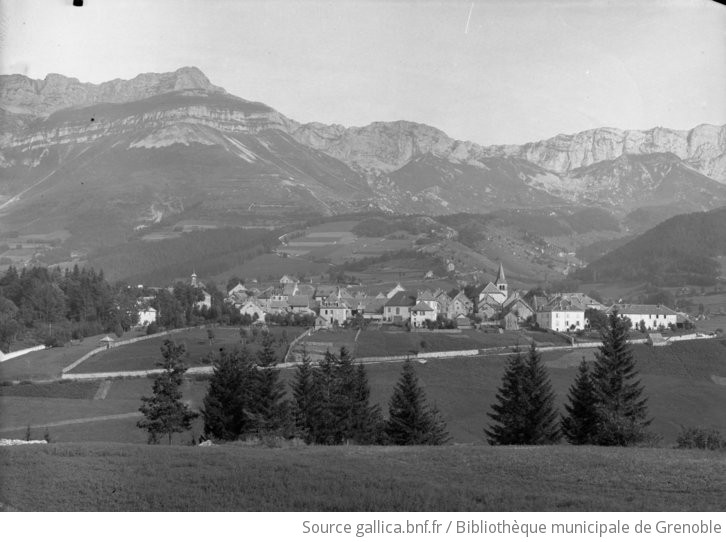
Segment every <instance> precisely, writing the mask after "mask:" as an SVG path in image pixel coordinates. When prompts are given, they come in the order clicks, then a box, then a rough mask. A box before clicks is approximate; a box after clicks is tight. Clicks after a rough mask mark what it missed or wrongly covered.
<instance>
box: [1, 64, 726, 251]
mask: <svg viewBox="0 0 726 542" xmlns="http://www.w3.org/2000/svg"><path fill="white" fill-rule="evenodd" d="M0 106H1V107H2V109H1V110H0V149H1V150H0V194H2V196H0V229H2V230H16V231H20V232H23V233H48V232H53V231H63V232H68V233H69V234H70V236H71V240H72V243H74V244H75V246H78V247H84V248H92V247H97V246H99V245H109V244H113V243H116V242H122V241H124V240H125V239H127V238H128V236H129V235H131V234H132V233H133V232H134V231H140V230H142V231H143V230H144V229H145V228H148V227H149V226H152V225H154V224H156V223H159V222H161V221H163V220H173V219H174V217H179V216H182V215H184V216H193V217H195V218H202V217H204V218H210V217H215V216H230V215H232V216H235V217H238V218H240V219H241V220H245V221H248V222H249V223H254V224H274V223H276V222H279V221H280V220H281V219H291V218H293V217H296V216H315V215H336V214H341V213H350V212H360V211H367V210H383V211H390V212H394V213H423V214H431V215H437V214H451V213H456V212H474V213H478V212H488V211H494V210H499V209H508V208H518V209H522V208H524V209H540V208H546V207H563V206H588V207H593V206H594V207H601V208H603V209H605V210H607V211H608V212H610V213H612V214H613V215H614V216H618V217H621V218H622V217H626V216H629V215H632V214H633V213H635V215H638V213H640V216H643V210H644V209H645V210H647V211H648V213H650V214H648V213H645V214H646V215H648V216H651V215H652V216H657V217H658V219H659V220H660V219H663V218H668V217H669V216H673V215H675V214H678V213H682V212H688V211H707V210H709V209H713V208H716V207H719V206H723V205H726V126H712V125H700V126H697V127H695V128H693V129H692V130H688V131H679V130H670V129H666V128H653V129H651V130H646V131H637V130H619V129H614V128H598V129H594V130H589V131H586V132H581V133H578V134H574V135H558V136H556V137H553V138H551V139H547V140H543V141H538V142H532V143H527V144H523V145H496V146H481V145H478V144H476V143H473V142H469V141H458V140H455V139H452V138H450V137H449V136H447V135H446V134H445V133H444V132H442V131H441V130H438V129H437V128H434V127H431V126H426V125H423V124H417V123H414V122H408V121H397V122H374V123H372V124H369V125H368V126H364V127H348V128H346V127H343V126H340V125H324V124H320V123H308V124H301V123H298V122H296V121H294V120H292V119H290V118H288V117H286V116H285V115H284V114H282V113H280V112H278V111H276V110H275V109H273V108H271V107H269V106H267V105H265V104H263V103H259V102H253V101H248V100H245V99H242V98H239V97H236V96H233V95H231V94H229V93H227V92H226V91H225V90H224V89H222V88H220V87H218V86H215V85H213V84H212V83H211V82H210V81H209V80H208V78H207V77H206V76H205V75H204V74H203V73H202V72H201V71H200V70H198V69H197V68H181V69H179V70H177V71H175V72H172V73H165V74H153V73H149V74H142V75H139V76H137V77H135V78H134V79H131V80H128V81H124V80H114V81H109V82H106V83H102V84H99V85H96V84H90V83H81V82H79V81H78V80H77V79H72V78H68V77H65V76H63V75H58V74H51V75H48V76H47V77H46V78H45V79H44V80H32V79H29V78H27V77H25V76H22V75H2V76H0ZM647 225H653V224H647Z"/></svg>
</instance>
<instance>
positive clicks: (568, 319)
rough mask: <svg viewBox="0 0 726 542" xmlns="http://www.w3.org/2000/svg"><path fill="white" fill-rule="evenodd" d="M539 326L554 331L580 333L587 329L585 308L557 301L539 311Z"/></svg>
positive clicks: (561, 300) (560, 300)
mask: <svg viewBox="0 0 726 542" xmlns="http://www.w3.org/2000/svg"><path fill="white" fill-rule="evenodd" d="M537 324H538V325H539V327H541V328H545V329H552V330H554V331H579V330H581V329H584V328H585V325H586V322H585V308H584V307H583V306H581V305H577V304H575V303H570V302H568V301H566V300H563V299H559V298H558V299H555V300H554V301H552V302H551V303H548V304H547V305H545V306H544V307H542V308H541V309H539V310H538V311H537Z"/></svg>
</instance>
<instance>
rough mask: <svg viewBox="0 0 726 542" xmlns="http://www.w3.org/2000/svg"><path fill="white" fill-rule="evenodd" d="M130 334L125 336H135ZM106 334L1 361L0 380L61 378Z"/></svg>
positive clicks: (96, 346) (98, 344) (97, 345)
mask: <svg viewBox="0 0 726 542" xmlns="http://www.w3.org/2000/svg"><path fill="white" fill-rule="evenodd" d="M133 336H134V335H133V334H128V335H127V336H125V338H130V337H133ZM103 337H104V335H96V336H94V337H86V338H85V339H84V340H83V342H81V343H77V344H69V345H67V346H59V347H56V348H48V349H46V350H38V351H37V352H31V353H29V354H25V355H24V356H20V357H18V358H14V359H11V360H8V361H4V362H2V363H0V381H13V380H51V379H55V378H60V375H61V370H62V369H63V368H64V367H67V366H68V365H70V364H71V363H73V362H74V361H76V360H77V359H78V358H80V357H82V356H84V355H85V354H87V353H88V352H90V351H91V350H93V349H94V348H98V347H99V346H100V343H99V340H100V339H101V338H103Z"/></svg>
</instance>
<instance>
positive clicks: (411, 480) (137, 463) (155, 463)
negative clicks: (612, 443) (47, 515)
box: [0, 444, 726, 511]
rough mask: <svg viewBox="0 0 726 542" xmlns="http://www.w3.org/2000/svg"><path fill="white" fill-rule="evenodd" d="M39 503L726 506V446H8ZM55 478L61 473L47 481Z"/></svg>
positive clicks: (25, 495)
mask: <svg viewBox="0 0 726 542" xmlns="http://www.w3.org/2000/svg"><path fill="white" fill-rule="evenodd" d="M0 470H1V471H2V472H3V478H2V482H1V483H0V502H1V503H4V504H5V505H6V506H10V507H12V508H14V509H17V510H21V511H22V510H35V511H69V510H73V511H97V510H106V511H121V510H123V511H191V510H198V511H203V510H209V511H212V510H213V511H233V510H234V511H306V510H309V511H588V510H597V511H668V510H671V511H722V510H723V503H724V499H726V489H724V488H726V454H724V453H719V452H701V451H691V450H689V451H682V450H664V449H617V448H610V449H608V448H593V447H581V448H580V447H578V448H575V447H566V446H551V447H526V446H523V447H502V448H493V447H483V446H444V447H411V448H401V447H391V448H380V447H357V446H346V447H303V446H301V447H292V448H266V447H262V446H251V445H246V446H245V445H239V444H238V445H225V446H214V447H211V448H199V447H188V446H186V447H183V446H163V445H160V446H143V445H142V446H138V445H130V444H127V445H112V444H83V445H81V444H50V445H47V446H43V445H40V446H18V447H6V448H3V449H0ZM50 480H52V481H53V483H48V482H49V481H50Z"/></svg>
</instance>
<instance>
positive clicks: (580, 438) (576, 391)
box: [561, 358, 598, 444]
mask: <svg viewBox="0 0 726 542" xmlns="http://www.w3.org/2000/svg"><path fill="white" fill-rule="evenodd" d="M567 398H568V404H566V405H565V410H566V411H567V416H563V417H562V422H561V427H562V433H563V434H564V435H565V439H567V442H569V443H570V444H593V443H594V442H595V436H596V428H597V420H598V418H597V404H596V400H595V389H594V387H593V383H592V375H591V374H590V369H589V367H588V365H587V362H586V361H585V358H583V359H582V363H580V367H579V369H578V373H577V377H576V378H575V382H574V383H573V384H572V386H570V393H569V394H568V396H567Z"/></svg>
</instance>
